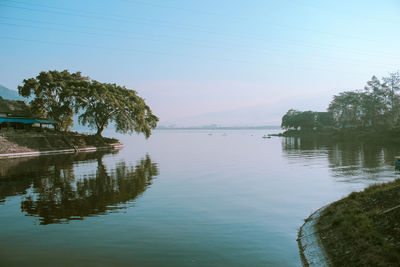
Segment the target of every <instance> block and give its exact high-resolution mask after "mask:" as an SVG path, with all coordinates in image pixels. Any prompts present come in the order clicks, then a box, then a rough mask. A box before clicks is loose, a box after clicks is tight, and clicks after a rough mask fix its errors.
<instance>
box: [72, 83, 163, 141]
mask: <svg viewBox="0 0 400 267" xmlns="http://www.w3.org/2000/svg"><path fill="white" fill-rule="evenodd" d="M76 111H77V112H79V111H80V112H81V114H80V115H79V122H80V123H81V124H83V125H88V126H89V127H90V128H93V129H96V130H97V132H96V135H98V136H101V133H102V132H103V130H104V129H105V128H106V127H107V126H108V125H109V124H110V123H114V124H115V128H116V131H117V132H120V133H133V132H137V133H143V134H144V135H145V136H146V138H148V137H149V136H150V135H151V130H152V129H154V128H155V127H156V126H157V122H158V118H157V117H156V116H155V115H154V114H153V113H152V111H151V109H150V107H149V106H148V105H146V103H145V101H144V99H143V98H141V97H139V96H138V95H137V93H136V91H134V90H129V89H127V88H125V87H122V86H118V85H116V84H109V83H100V82H98V81H95V80H93V81H91V82H90V84H89V85H88V86H87V87H86V88H84V89H83V90H81V91H80V94H79V98H77V105H76Z"/></svg>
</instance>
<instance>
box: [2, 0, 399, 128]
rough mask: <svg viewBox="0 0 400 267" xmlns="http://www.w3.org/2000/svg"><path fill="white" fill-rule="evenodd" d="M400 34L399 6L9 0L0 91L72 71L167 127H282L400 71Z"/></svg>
mask: <svg viewBox="0 0 400 267" xmlns="http://www.w3.org/2000/svg"><path fill="white" fill-rule="evenodd" d="M399 26H400V2H399V1H394V0H393V1H318V0H310V1H300V0H282V1H232V0H229V1H228V0H220V1H208V0H202V1H177V0H163V1H161V0H153V1H145V0H137V1H136V0H115V1H101V0H96V1H95V0H88V1H73V0H69V1H54V0H53V1H50V0H37V1H28V0H0V48H1V49H0V62H1V64H0V84H2V85H4V86H6V87H8V88H10V89H16V87H17V86H18V85H19V84H21V82H22V80H23V79H24V78H29V77H33V76H36V75H37V74H38V73H39V72H40V71H42V70H50V69H58V70H63V69H68V70H70V71H72V72H75V71H81V72H82V73H83V74H84V75H87V76H90V77H91V78H93V79H96V80H99V81H102V82H113V83H114V82H115V83H117V84H120V85H125V86H127V87H128V88H132V89H135V90H137V91H138V93H139V95H140V96H142V97H144V98H145V99H146V101H147V102H148V103H149V104H150V106H151V107H152V109H153V111H154V112H155V113H156V114H157V115H158V116H159V117H160V119H161V123H162V124H171V123H177V124H183V123H184V124H187V125H195V124H208V123H219V124H226V125H234V124H240V125H244V124H247V125H254V124H279V120H280V117H281V116H282V115H283V114H282V113H284V112H285V111H286V110H287V109H289V108H292V107H293V108H298V109H308V110H324V109H325V108H326V107H327V105H328V104H329V101H330V100H331V98H332V95H333V94H337V93H339V92H340V91H343V90H353V89H361V88H362V87H363V86H364V84H365V82H366V81H367V80H368V79H369V78H370V77H371V76H372V75H377V76H378V77H382V76H384V75H386V74H387V73H388V72H394V71H397V70H399V69H400V67H399V62H400V49H399V43H400V35H399V34H398V33H399V28H400V27H399ZM209 113H211V114H213V115H211V116H210V114H209ZM203 114H205V115H203ZM221 114H223V115H221ZM229 114H231V115H229Z"/></svg>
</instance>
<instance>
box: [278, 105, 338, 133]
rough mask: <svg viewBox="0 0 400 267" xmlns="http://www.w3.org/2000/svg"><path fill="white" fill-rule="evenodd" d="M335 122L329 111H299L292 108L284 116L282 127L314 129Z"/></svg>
mask: <svg viewBox="0 0 400 267" xmlns="http://www.w3.org/2000/svg"><path fill="white" fill-rule="evenodd" d="M332 124H333V119H332V115H331V114H330V113H329V112H313V111H298V110H294V109H290V110H289V111H288V112H287V113H286V114H285V115H284V116H283V117H282V123H281V127H282V128H283V129H290V128H294V129H296V130H297V129H298V128H300V129H301V130H306V131H308V130H313V129H316V128H318V129H323V128H325V127H329V126H331V125H332Z"/></svg>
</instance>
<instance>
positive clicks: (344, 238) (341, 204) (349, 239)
mask: <svg viewBox="0 0 400 267" xmlns="http://www.w3.org/2000/svg"><path fill="white" fill-rule="evenodd" d="M399 186H400V180H395V181H393V182H389V183H385V184H376V185H372V186H370V187H368V188H367V189H365V190H364V191H363V192H353V193H351V194H350V195H349V196H348V197H346V198H344V199H342V200H339V201H337V202H335V203H333V204H331V205H329V206H328V207H327V208H326V209H324V210H323V212H322V213H321V216H320V217H319V219H318V223H317V225H316V226H317V232H318V234H319V236H320V238H321V241H322V243H323V245H324V248H325V249H326V251H327V253H328V255H329V256H330V259H331V261H332V262H331V263H332V265H333V266H398V263H399V262H400V253H399V252H400V249H399V246H398V244H399V242H400V235H399V229H400V228H399V223H398V222H399V219H400V209H398V208H395V209H392V208H393V207H396V205H397V203H396V201H394V200H396V199H398V197H399V195H400V190H399V188H400V187H399ZM388 211H389V212H388Z"/></svg>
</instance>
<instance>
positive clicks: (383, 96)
mask: <svg viewBox="0 0 400 267" xmlns="http://www.w3.org/2000/svg"><path fill="white" fill-rule="evenodd" d="M399 93H400V73H399V72H396V73H391V74H390V75H389V76H388V77H384V78H382V81H380V80H379V79H378V78H376V77H375V76H373V77H372V78H371V80H370V81H368V82H367V84H366V86H365V87H364V90H362V91H361V90H358V91H345V92H342V93H340V94H339V95H335V96H333V100H332V101H331V103H330V104H329V107H328V112H311V111H305V112H301V111H298V110H294V109H291V110H289V111H288V112H287V113H286V114H285V115H284V116H283V117H282V124H281V127H282V128H283V129H296V130H297V129H298V128H301V129H302V130H310V129H320V130H321V129H324V128H327V127H333V126H336V127H338V128H342V129H343V128H365V127H372V129H375V128H384V129H393V128H394V127H398V126H400V95H399Z"/></svg>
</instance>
